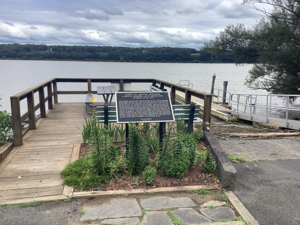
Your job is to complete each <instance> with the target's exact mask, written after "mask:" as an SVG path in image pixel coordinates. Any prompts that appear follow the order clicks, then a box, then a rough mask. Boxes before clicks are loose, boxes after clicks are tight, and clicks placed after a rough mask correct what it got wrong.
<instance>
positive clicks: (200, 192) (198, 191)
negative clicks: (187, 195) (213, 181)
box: [194, 188, 211, 195]
mask: <svg viewBox="0 0 300 225" xmlns="http://www.w3.org/2000/svg"><path fill="white" fill-rule="evenodd" d="M194 192H195V193H197V194H198V195H208V194H210V193H211V192H210V191H209V190H207V189H205V188H199V189H197V190H195V191H194Z"/></svg>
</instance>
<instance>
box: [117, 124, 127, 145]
mask: <svg viewBox="0 0 300 225" xmlns="http://www.w3.org/2000/svg"><path fill="white" fill-rule="evenodd" d="M116 129H117V132H118V133H119V135H120V137H121V142H122V143H123V142H124V138H125V132H126V129H124V128H123V124H121V126H118V127H117V128H116Z"/></svg>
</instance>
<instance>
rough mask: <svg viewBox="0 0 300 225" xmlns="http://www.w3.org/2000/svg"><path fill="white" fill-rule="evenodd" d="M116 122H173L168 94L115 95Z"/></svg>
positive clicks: (119, 93)
mask: <svg viewBox="0 0 300 225" xmlns="http://www.w3.org/2000/svg"><path fill="white" fill-rule="evenodd" d="M116 106H117V122H118V123H129V122H146V123H147V122H148V123H150V122H170V121H174V115H173V110H172V105H171V103H170V98H169V93H168V92H118V93H116Z"/></svg>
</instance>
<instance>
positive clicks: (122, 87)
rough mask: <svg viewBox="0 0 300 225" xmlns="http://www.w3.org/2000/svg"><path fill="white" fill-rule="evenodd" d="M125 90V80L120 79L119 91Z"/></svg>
mask: <svg viewBox="0 0 300 225" xmlns="http://www.w3.org/2000/svg"><path fill="white" fill-rule="evenodd" d="M121 91H124V80H123V79H120V84H119V92H121Z"/></svg>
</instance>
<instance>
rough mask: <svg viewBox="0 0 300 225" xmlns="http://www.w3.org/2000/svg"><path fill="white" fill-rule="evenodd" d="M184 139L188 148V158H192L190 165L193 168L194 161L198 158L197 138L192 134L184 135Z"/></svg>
mask: <svg viewBox="0 0 300 225" xmlns="http://www.w3.org/2000/svg"><path fill="white" fill-rule="evenodd" d="M182 141H183V144H184V147H185V148H186V150H187V153H188V158H189V160H190V165H189V167H190V168H192V167H193V165H194V163H195V159H196V146H197V141H196V140H195V138H194V137H193V135H191V134H186V135H184V136H183V137H182Z"/></svg>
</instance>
